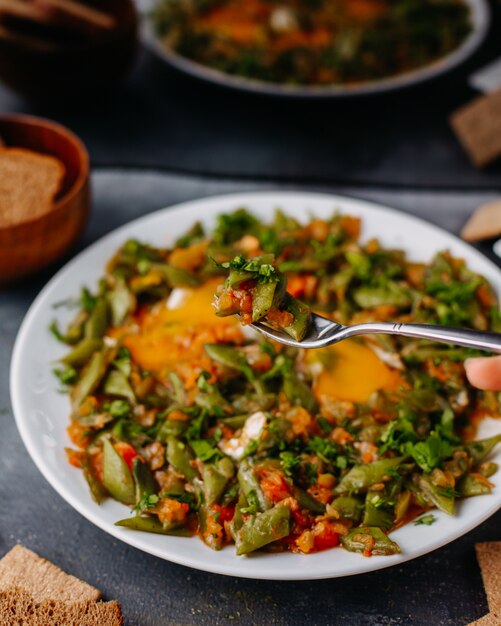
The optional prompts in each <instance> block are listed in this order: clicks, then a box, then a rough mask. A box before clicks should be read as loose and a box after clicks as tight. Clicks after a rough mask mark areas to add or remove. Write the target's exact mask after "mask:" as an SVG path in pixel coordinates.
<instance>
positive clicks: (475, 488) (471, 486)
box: [456, 474, 492, 498]
mask: <svg viewBox="0 0 501 626" xmlns="http://www.w3.org/2000/svg"><path fill="white" fill-rule="evenodd" d="M456 491H457V492H458V494H459V496H460V497H461V498H469V497H472V496H483V495H487V494H488V493H491V492H492V488H491V487H489V485H488V484H486V481H485V480H479V478H478V476H475V475H474V474H466V476H463V477H462V478H461V479H460V480H459V482H458V483H457V485H456Z"/></svg>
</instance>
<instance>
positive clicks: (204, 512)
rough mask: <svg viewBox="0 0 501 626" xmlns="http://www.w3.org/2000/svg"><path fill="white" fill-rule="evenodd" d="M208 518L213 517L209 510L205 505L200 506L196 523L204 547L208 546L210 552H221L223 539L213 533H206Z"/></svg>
mask: <svg viewBox="0 0 501 626" xmlns="http://www.w3.org/2000/svg"><path fill="white" fill-rule="evenodd" d="M209 516H211V517H213V515H212V513H211V511H210V509H209V508H208V507H207V505H206V504H202V505H201V506H200V508H199V509H198V523H199V526H200V534H201V536H202V540H203V542H204V543H205V545H207V546H209V548H211V550H216V551H217V550H221V548H222V547H223V537H222V536H219V535H215V534H214V533H210V532H207V530H208V523H209Z"/></svg>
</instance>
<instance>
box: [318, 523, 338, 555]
mask: <svg viewBox="0 0 501 626" xmlns="http://www.w3.org/2000/svg"><path fill="white" fill-rule="evenodd" d="M313 536H314V545H315V550H316V551H320V550H328V549H329V548H335V547H336V546H337V545H339V533H337V532H336V531H335V530H334V527H333V525H332V524H329V522H326V521H324V522H319V523H318V524H317V525H316V526H315V528H314V530H313Z"/></svg>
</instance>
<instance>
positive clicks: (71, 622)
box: [0, 587, 123, 626]
mask: <svg viewBox="0 0 501 626" xmlns="http://www.w3.org/2000/svg"><path fill="white" fill-rule="evenodd" d="M0 624H2V626H122V624H123V617H122V611H121V610H120V605H119V604H118V602H115V601H112V602H81V601H80V602H57V601H55V600H43V601H42V602H36V601H35V600H34V599H33V598H32V597H31V596H30V594H29V593H28V592H26V591H24V590H23V589H19V588H15V587H11V588H10V589H7V590H4V591H0Z"/></svg>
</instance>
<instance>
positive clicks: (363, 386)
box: [307, 340, 400, 402]
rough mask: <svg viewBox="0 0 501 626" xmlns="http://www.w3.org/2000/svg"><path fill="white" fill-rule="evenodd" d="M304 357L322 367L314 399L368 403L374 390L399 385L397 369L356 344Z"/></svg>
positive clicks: (352, 342)
mask: <svg viewBox="0 0 501 626" xmlns="http://www.w3.org/2000/svg"><path fill="white" fill-rule="evenodd" d="M307 358H308V361H309V362H310V363H314V362H320V363H321V364H322V371H321V372H320V374H319V375H318V377H317V378H316V380H315V384H314V387H313V392H314V394H315V395H316V396H317V398H321V397H322V396H324V397H325V396H327V397H330V398H334V399H336V400H349V401H351V402H367V400H368V399H369V398H370V396H371V395H372V394H373V393H374V392H375V391H378V390H379V389H394V388H395V387H397V386H398V384H399V383H400V375H399V373H398V372H397V371H396V370H392V369H390V368H389V367H388V366H387V365H386V364H385V363H383V361H381V359H380V358H379V357H378V356H377V355H376V354H375V353H374V352H373V351H372V350H371V349H370V348H368V347H367V346H364V345H363V344H360V343H357V342H355V341H350V340H346V341H342V342H340V343H338V344H335V345H333V346H330V347H328V348H323V349H321V350H318V351H317V350H315V351H313V350H311V351H309V353H308V357H307Z"/></svg>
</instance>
